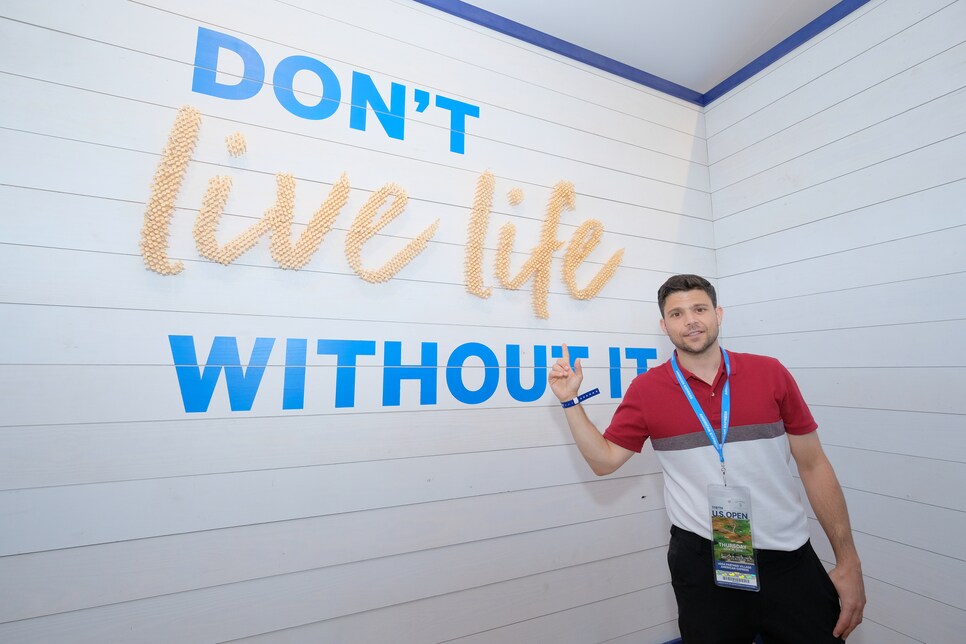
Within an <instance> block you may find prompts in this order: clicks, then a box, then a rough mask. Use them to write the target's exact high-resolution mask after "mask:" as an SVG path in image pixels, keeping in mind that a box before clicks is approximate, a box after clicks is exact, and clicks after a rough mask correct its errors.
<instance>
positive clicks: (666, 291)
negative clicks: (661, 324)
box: [657, 275, 718, 318]
mask: <svg viewBox="0 0 966 644" xmlns="http://www.w3.org/2000/svg"><path fill="white" fill-rule="evenodd" d="M682 291H704V292H705V293H707V294H708V297H710V298H711V306H713V307H715V308H717V307H718V295H717V293H715V292H714V287H713V286H711V282H709V281H708V280H706V279H704V278H703V277H701V276H700V275H675V276H674V277H671V278H670V279H668V281H666V282H664V284H662V285H661V288H659V289H658V290H657V307H658V308H659V309H661V317H662V318H663V317H664V303H665V302H667V298H668V297H670V295H671V294H672V293H680V292H682Z"/></svg>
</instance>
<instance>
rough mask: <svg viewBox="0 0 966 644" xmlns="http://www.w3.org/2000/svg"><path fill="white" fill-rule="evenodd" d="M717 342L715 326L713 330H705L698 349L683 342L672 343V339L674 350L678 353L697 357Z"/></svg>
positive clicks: (716, 328)
mask: <svg viewBox="0 0 966 644" xmlns="http://www.w3.org/2000/svg"><path fill="white" fill-rule="evenodd" d="M717 340H718V327H717V326H715V327H714V328H713V329H710V328H709V329H705V340H704V342H703V343H702V344H701V346H700V347H697V348H695V347H693V346H691V345H689V344H686V343H685V342H684V341H683V340H678V341H674V340H673V339H672V344H674V346H675V348H677V350H678V351H682V352H684V353H689V354H691V355H694V356H698V355H701V354H703V353H705V352H706V351H707V350H708V349H709V348H711V346H713V345H714V343H715V342H716V341H717Z"/></svg>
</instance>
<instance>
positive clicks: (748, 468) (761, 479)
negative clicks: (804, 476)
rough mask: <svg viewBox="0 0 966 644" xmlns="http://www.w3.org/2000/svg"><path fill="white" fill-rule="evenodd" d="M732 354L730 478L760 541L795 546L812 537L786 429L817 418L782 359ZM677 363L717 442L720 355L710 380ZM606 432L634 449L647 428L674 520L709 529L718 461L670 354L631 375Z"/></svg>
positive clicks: (800, 429)
mask: <svg viewBox="0 0 966 644" xmlns="http://www.w3.org/2000/svg"><path fill="white" fill-rule="evenodd" d="M728 357H729V358H730V362H731V377H730V380H731V420H730V423H729V427H728V438H727V442H726V443H725V445H724V456H725V466H726V468H727V477H728V485H736V486H746V487H748V488H749V489H750V490H751V510H752V539H753V542H754V544H755V547H756V548H765V549H769V550H795V549H796V548H799V547H801V546H802V545H803V544H804V543H805V542H806V541H807V540H808V519H807V516H806V514H805V508H804V506H803V504H802V500H801V497H800V495H799V492H798V486H797V485H796V484H795V481H794V475H793V473H792V472H793V470H792V466H791V450H790V447H789V443H788V437H787V435H786V434H808V433H809V432H812V431H815V429H816V428H817V427H818V425H817V424H816V423H815V420H814V419H813V418H812V414H811V412H810V411H809V409H808V405H806V404H805V400H804V399H803V397H802V394H801V391H800V390H799V388H798V385H797V384H796V383H795V380H794V378H792V375H791V374H790V373H789V372H788V370H787V369H786V368H785V367H784V366H783V365H782V364H781V363H780V362H779V361H778V360H776V359H774V358H770V357H768V356H759V355H754V354H750V353H735V352H733V351H729V352H728ZM679 364H680V363H679ZM681 371H682V373H683V375H684V377H685V378H686V380H687V383H688V385H689V386H690V387H691V390H692V391H693V392H694V395H695V397H696V398H697V400H698V403H699V404H700V405H701V409H703V410H704V413H705V414H707V416H708V420H709V421H710V422H711V425H712V427H713V428H714V429H715V430H716V433H717V435H718V440H719V442H720V440H721V393H722V391H723V389H724V383H725V380H726V379H727V376H726V373H725V369H724V361H723V360H722V365H721V368H720V369H719V370H718V374H717V376H715V379H714V382H713V383H712V384H711V385H708V384H707V383H706V382H704V381H703V380H701V379H700V378H698V377H697V376H695V375H694V374H693V373H691V372H689V371H688V370H686V369H684V368H683V367H682V368H681ZM604 438H606V439H607V440H609V441H611V442H612V443H614V444H616V445H620V446H621V447H624V448H625V449H629V450H632V451H635V452H640V451H641V449H642V448H643V447H644V442H645V441H646V440H647V439H648V438H650V439H651V444H652V445H653V447H654V451H655V453H656V455H657V458H658V461H659V462H660V464H661V467H662V468H663V470H664V500H665V505H666V507H667V512H668V516H669V518H670V520H671V523H672V524H674V525H676V526H678V527H680V528H683V529H685V530H688V531H690V532H694V533H695V534H698V535H701V536H702V537H704V538H706V539H710V538H711V518H710V514H709V509H708V490H707V488H708V485H709V484H719V485H720V484H721V464H720V461H719V458H718V452H717V451H716V450H715V448H714V447H713V446H712V445H711V442H710V441H709V440H708V436H707V435H706V434H705V432H704V429H703V428H702V427H701V423H700V421H698V418H697V416H696V415H695V413H694V410H693V409H692V408H691V405H690V403H688V400H687V398H686V397H685V395H684V392H683V391H681V387H680V385H679V384H678V382H677V379H676V378H675V376H674V370H673V368H672V367H671V362H670V360H669V361H667V362H665V363H664V364H662V365H660V366H658V367H654V368H652V369H649V370H648V371H646V372H644V373H642V374H640V375H639V376H637V377H636V378H635V379H634V380H633V382H631V385H630V387H628V390H627V393H626V394H625V395H624V399H623V400H622V401H621V403H620V405H619V406H618V407H617V411H616V412H614V417H613V419H612V420H611V423H610V426H609V427H608V428H607V430H606V431H605V432H604Z"/></svg>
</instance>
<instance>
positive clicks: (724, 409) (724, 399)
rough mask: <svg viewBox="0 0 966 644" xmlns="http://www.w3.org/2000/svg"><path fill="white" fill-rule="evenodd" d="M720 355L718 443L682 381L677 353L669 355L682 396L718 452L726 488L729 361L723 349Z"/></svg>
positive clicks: (729, 388) (729, 405)
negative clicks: (722, 377) (721, 384)
mask: <svg viewBox="0 0 966 644" xmlns="http://www.w3.org/2000/svg"><path fill="white" fill-rule="evenodd" d="M721 355H722V356H723V357H724V364H725V384H724V390H722V392H721V441H718V436H717V435H716V434H715V433H714V428H713V427H711V421H710V420H708V415H707V414H705V413H704V410H703V409H701V405H700V404H698V399H697V398H695V396H694V392H693V391H691V386H690V385H689V384H688V381H687V380H685V379H684V374H683V373H681V367H679V366H678V358H677V351H675V352H674V353H672V354H671V368H672V369H674V377H675V378H677V380H678V384H679V385H681V390H682V391H683V392H684V396H685V397H686V398H687V399H688V402H689V403H691V409H693V410H694V414H695V415H696V416H697V417H698V421H699V422H700V423H701V427H703V428H704V433H705V434H707V435H708V440H709V441H711V445H712V446H713V447H714V449H715V451H716V452H718V459H719V460H720V461H721V480H722V482H723V483H724V484H725V486H727V485H728V479H727V475H726V472H725V459H724V443H725V441H726V440H727V439H728V423H729V420H730V418H729V417H730V415H731V361H730V360H729V359H728V352H727V351H725V350H724V349H722V350H721Z"/></svg>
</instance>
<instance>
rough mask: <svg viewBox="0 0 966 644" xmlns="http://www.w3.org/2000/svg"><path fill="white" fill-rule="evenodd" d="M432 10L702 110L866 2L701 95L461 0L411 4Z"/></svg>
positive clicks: (837, 12)
mask: <svg viewBox="0 0 966 644" xmlns="http://www.w3.org/2000/svg"><path fill="white" fill-rule="evenodd" d="M415 1H416V2H418V3H420V4H424V5H426V6H428V7H432V8H434V9H439V10H440V11H443V12H445V13H448V14H451V15H454V16H457V17H459V18H462V19H464V20H468V21H469V22H472V23H475V24H478V25H481V26H483V27H486V28H488V29H492V30H493V31H498V32H500V33H502V34H506V35H507V36H512V37H513V38H516V39H517V40H522V41H524V42H528V43H530V44H532V45H536V46H538V47H541V48H543V49H547V50H549V51H552V52H556V53H558V54H560V55H562V56H566V57H567V58H571V59H573V60H577V61H580V62H582V63H586V64H587V65H590V66H591V67H596V68H597V69H601V70H603V71H605V72H609V73H611V74H614V75H615V76H620V77H621V78H626V79H627V80H630V81H634V82H635V83H640V84H641V85H644V86H646V87H650V88H651V89H656V90H658V91H659V92H663V93H665V94H669V95H671V96H674V97H676V98H680V99H681V100H684V101H687V102H689V103H694V104H695V105H699V106H701V107H704V106H706V105H708V104H709V103H711V102H712V101H714V100H715V99H718V98H720V97H721V96H723V95H724V94H726V93H727V92H729V91H731V90H732V89H734V88H735V87H737V86H738V85H740V84H741V83H743V82H744V81H746V80H748V79H749V78H751V77H752V76H754V75H755V74H757V73H758V72H760V71H761V70H763V69H765V68H766V67H768V66H769V65H771V64H772V63H774V62H775V61H777V60H779V59H781V58H782V57H784V56H785V55H786V54H788V53H789V52H790V51H792V50H793V49H795V48H796V47H798V46H799V45H801V44H802V43H804V42H805V41H807V40H809V39H811V38H814V37H815V36H817V35H818V34H820V33H822V32H823V31H825V30H826V29H828V28H829V27H831V26H832V25H834V24H835V23H836V22H838V21H839V20H841V19H842V18H845V17H846V16H847V15H849V14H850V13H852V12H853V11H855V10H856V9H858V8H859V7H861V6H862V5H864V4H866V3H867V2H869V0H842V2H839V3H838V4H836V5H835V6H834V7H832V8H831V9H829V10H828V11H826V12H825V13H823V14H822V15H821V16H819V17H818V18H816V19H815V20H813V21H812V22H810V23H808V24H807V25H805V26H804V27H802V28H801V29H799V30H798V31H796V32H795V33H793V34H792V35H791V36H789V37H788V38H786V39H785V40H783V41H781V42H780V43H778V44H777V45H775V46H774V47H772V48H771V49H769V50H768V51H767V52H765V53H764V54H762V55H761V56H759V57H758V58H756V59H755V60H753V61H752V62H750V63H749V64H747V65H745V66H744V67H743V68H741V69H740V70H738V71H737V72H735V73H734V74H732V75H731V76H729V77H728V78H726V79H725V80H723V81H721V82H720V83H718V84H717V85H716V86H715V87H713V88H711V89H710V90H708V92H707V93H705V94H701V93H700V92H696V91H694V90H693V89H688V88H687V87H684V86H683V85H678V84H677V83H672V82H671V81H669V80H665V79H663V78H661V77H660V76H655V75H654V74H649V73H647V72H645V71H643V70H640V69H637V68H636V67H631V66H630V65H627V64H625V63H622V62H620V61H619V60H614V59H613V58H608V57H607V56H602V55H601V54H598V53H596V52H593V51H590V50H589V49H584V48H583V47H580V46H578V45H575V44H573V43H570V42H567V41H566V40H561V39H560V38H556V37H555V36H551V35H550V34H546V33H544V32H542V31H538V30H536V29H533V28H531V27H527V26H526V25H523V24H520V23H519V22H514V21H513V20H509V19H507V18H504V17H502V16H500V15H497V14H495V13H492V12H489V11H486V10H485V9H480V8H479V7H476V6H474V5H472V4H469V3H468V2H463V0H415Z"/></svg>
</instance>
